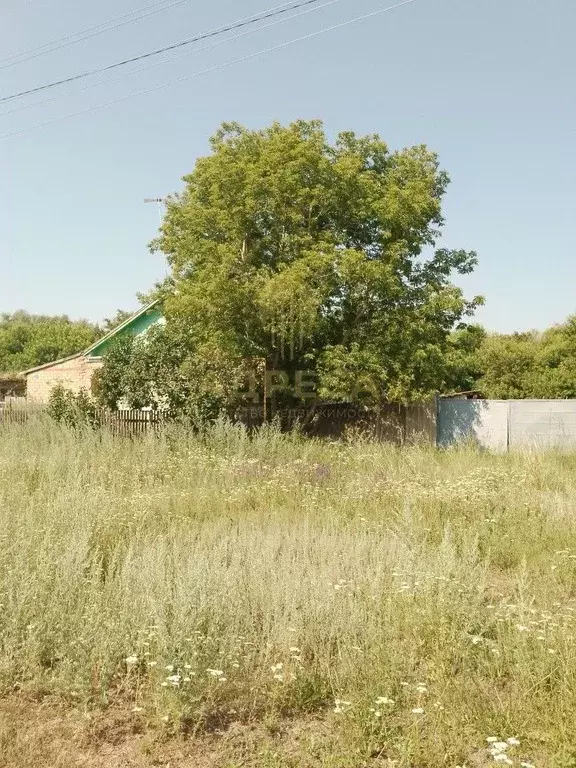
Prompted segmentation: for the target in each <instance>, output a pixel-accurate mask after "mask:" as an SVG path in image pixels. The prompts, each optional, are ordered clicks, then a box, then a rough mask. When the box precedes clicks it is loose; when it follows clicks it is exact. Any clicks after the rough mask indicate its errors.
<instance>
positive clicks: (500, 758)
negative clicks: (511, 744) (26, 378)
mask: <svg viewBox="0 0 576 768" xmlns="http://www.w3.org/2000/svg"><path fill="white" fill-rule="evenodd" d="M494 760H495V761H496V762H497V763H506V765H514V760H511V759H510V758H509V757H508V755H507V754H506V752H498V754H496V755H494Z"/></svg>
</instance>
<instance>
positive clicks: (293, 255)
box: [152, 121, 481, 402]
mask: <svg viewBox="0 0 576 768" xmlns="http://www.w3.org/2000/svg"><path fill="white" fill-rule="evenodd" d="M211 146H212V153H211V154H210V155H209V156H207V157H203V158H200V159H199V160H198V161H197V163H196V166H195V168H194V170H193V171H192V172H191V173H190V174H189V175H187V176H185V177H184V181H185V184H186V186H185V189H184V191H183V192H182V193H181V194H177V195H174V196H173V197H172V198H170V199H169V201H168V206H167V214H166V217H165V220H164V223H163V226H162V229H161V234H160V236H159V238H158V239H157V240H156V241H155V242H154V243H153V245H152V247H153V248H154V249H157V250H161V251H163V252H164V253H165V254H166V256H167V259H168V262H169V264H170V267H171V277H170V279H169V280H168V281H167V283H166V284H165V285H164V286H163V287H162V288H161V289H160V291H159V295H161V296H162V297H163V299H164V307H165V312H166V316H167V320H168V326H171V327H181V328H185V334H184V335H185V340H186V343H185V353H184V352H183V353H182V355H181V356H180V358H179V360H180V362H179V365H180V366H183V367H184V368H185V369H186V368H187V369H189V370H195V371H204V372H205V374H206V375H207V376H208V378H209V379H211V380H212V381H213V382H215V381H216V380H218V379H219V380H220V381H221V382H222V381H226V380H228V379H229V377H230V375H231V371H238V370H240V368H241V366H242V362H243V361H244V362H246V361H265V362H266V365H267V367H269V368H275V369H278V368H279V369H284V370H289V371H291V370H292V371H294V370H297V369H308V370H311V371H313V372H314V373H315V374H316V376H317V380H318V390H319V393H320V394H321V395H322V396H323V397H325V398H330V399H340V400H351V399H368V400H370V401H372V402H374V401H381V400H383V399H389V400H395V399H408V398H415V397H422V396H424V395H426V394H428V393H430V392H432V391H433V390H435V389H437V388H440V387H442V386H443V385H444V383H445V381H446V378H447V376H448V375H449V374H450V371H449V368H448V367H447V365H446V359H447V354H448V352H449V351H450V350H451V345H452V343H451V340H450V334H451V332H452V330H453V329H454V328H455V327H456V326H458V325H460V324H461V325H463V326H465V325H466V322H465V321H466V318H467V317H468V316H469V315H471V314H472V313H473V311H474V309H475V308H476V306H477V305H478V304H479V303H480V301H481V299H479V298H478V297H476V298H473V299H471V300H467V299H466V298H465V297H464V296H463V294H462V291H461V290H460V289H459V288H457V287H456V286H455V285H454V284H453V283H452V282H451V278H452V275H454V274H464V273H467V272H470V271H471V270H472V269H473V267H474V265H475V263H476V255H475V253H474V252H467V251H463V250H449V249H446V248H436V245H437V242H438V239H439V237H440V233H441V229H442V225H443V217H442V210H441V203H442V197H443V195H444V193H445V190H446V187H447V185H448V176H447V174H446V173H445V172H444V171H443V170H441V169H440V167H439V162H438V158H437V156H436V155H435V154H434V153H433V152H431V151H429V150H428V149H427V148H426V147H425V146H415V147H410V148H407V149H403V150H399V151H391V150H389V148H388V147H387V145H386V144H385V142H384V141H383V140H382V139H381V138H380V137H379V136H377V135H373V136H364V137H359V136H356V135H355V134H354V133H352V132H344V133H341V134H340V135H339V136H338V137H337V138H336V140H335V142H333V143H330V142H329V141H328V139H327V137H326V135H325V132H324V129H323V125H322V123H321V122H320V121H310V122H306V121H297V122H294V123H292V124H290V125H288V126H282V125H279V124H273V125H272V126H270V127H268V128H265V129H263V130H257V131H254V130H249V129H247V128H244V127H242V126H240V125H238V124H236V123H231V124H225V125H223V126H222V128H221V129H220V130H219V131H218V132H217V133H216V134H215V136H214V137H213V138H212V140H211ZM177 335H178V334H177ZM178 337H179V342H178V343H180V344H181V343H182V338H183V336H182V334H179V335H178ZM218 371H220V374H221V375H220V377H219V376H218Z"/></svg>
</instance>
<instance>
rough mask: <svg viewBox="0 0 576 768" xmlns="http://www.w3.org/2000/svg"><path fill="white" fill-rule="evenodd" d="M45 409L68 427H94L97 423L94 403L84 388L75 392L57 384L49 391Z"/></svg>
mask: <svg viewBox="0 0 576 768" xmlns="http://www.w3.org/2000/svg"><path fill="white" fill-rule="evenodd" d="M47 411H48V415H49V416H51V417H52V418H53V419H54V420H55V421H57V422H58V423H60V424H65V425H66V426H68V427H86V426H88V427H96V426H98V423H99V419H98V411H97V408H96V405H95V403H94V401H93V400H92V398H91V397H90V395H89V394H88V393H87V392H86V390H85V389H81V390H80V392H78V393H75V392H72V391H71V390H69V389H66V388H65V387H63V386H62V385H61V384H58V385H57V386H55V387H54V389H53V390H52V392H51V393H50V399H49V401H48V409H47Z"/></svg>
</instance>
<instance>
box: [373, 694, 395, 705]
mask: <svg viewBox="0 0 576 768" xmlns="http://www.w3.org/2000/svg"><path fill="white" fill-rule="evenodd" d="M394 703H395V702H394V699H389V698H388V697H387V696H378V698H377V699H376V704H386V705H387V706H392V704H394Z"/></svg>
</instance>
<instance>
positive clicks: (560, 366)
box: [476, 316, 576, 399]
mask: <svg viewBox="0 0 576 768" xmlns="http://www.w3.org/2000/svg"><path fill="white" fill-rule="evenodd" d="M476 362H477V367H478V369H479V370H480V371H481V374H480V376H479V377H478V381H477V385H478V388H479V389H481V390H482V392H483V393H484V394H485V395H486V396H487V397H493V398H502V399H508V398H552V399H553V398H574V397H576V316H572V317H570V318H568V320H567V322H566V323H565V324H564V325H560V326H555V327H553V328H550V329H548V330H547V331H545V332H544V333H536V332H529V333H516V334H512V335H502V334H492V335H490V336H487V337H486V339H485V340H484V342H483V343H482V345H481V346H480V348H479V349H478V352H477V361H476Z"/></svg>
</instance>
